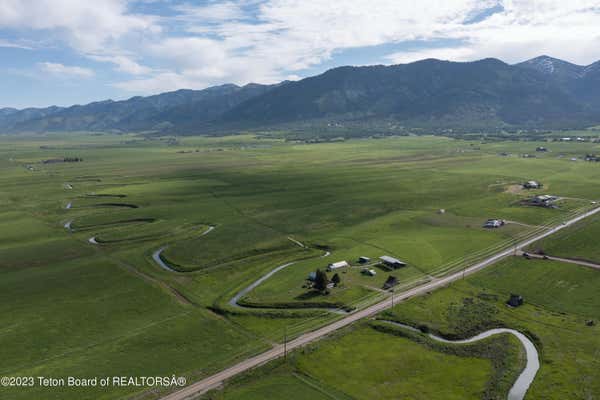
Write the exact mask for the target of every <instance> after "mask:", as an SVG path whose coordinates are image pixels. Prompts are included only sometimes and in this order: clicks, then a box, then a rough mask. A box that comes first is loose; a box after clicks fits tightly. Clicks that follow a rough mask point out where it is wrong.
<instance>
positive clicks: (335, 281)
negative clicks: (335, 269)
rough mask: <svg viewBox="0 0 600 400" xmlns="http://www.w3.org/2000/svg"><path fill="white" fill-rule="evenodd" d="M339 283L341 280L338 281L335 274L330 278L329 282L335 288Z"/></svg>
mask: <svg viewBox="0 0 600 400" xmlns="http://www.w3.org/2000/svg"><path fill="white" fill-rule="evenodd" d="M341 281H342V280H341V279H340V276H339V275H338V274H337V273H336V274H334V275H333V276H332V277H331V282H333V284H334V285H335V286H337V285H339V284H340V282H341Z"/></svg>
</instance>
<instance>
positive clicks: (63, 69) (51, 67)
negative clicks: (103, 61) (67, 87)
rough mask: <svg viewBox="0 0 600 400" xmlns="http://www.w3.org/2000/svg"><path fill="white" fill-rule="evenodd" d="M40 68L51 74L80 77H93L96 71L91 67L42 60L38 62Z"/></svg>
mask: <svg viewBox="0 0 600 400" xmlns="http://www.w3.org/2000/svg"><path fill="white" fill-rule="evenodd" d="M38 65H39V67H40V69H41V70H42V71H44V72H47V73H49V74H53V75H56V76H59V77H63V78H64V77H78V78H91V77H92V76H94V71H92V70H91V69H89V68H83V67H77V66H67V65H63V64H60V63H52V62H42V63H39V64H38Z"/></svg>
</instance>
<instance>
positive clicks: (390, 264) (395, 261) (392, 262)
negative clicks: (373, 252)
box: [379, 256, 406, 268]
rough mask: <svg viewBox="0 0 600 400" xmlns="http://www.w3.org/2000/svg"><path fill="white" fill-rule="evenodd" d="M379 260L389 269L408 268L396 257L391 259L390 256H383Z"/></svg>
mask: <svg viewBox="0 0 600 400" xmlns="http://www.w3.org/2000/svg"><path fill="white" fill-rule="evenodd" d="M379 259H380V260H381V261H382V262H383V263H384V264H385V265H387V266H388V267H392V268H398V267H404V266H406V263H405V262H404V261H400V260H398V259H397V258H394V257H390V256H381V257H379Z"/></svg>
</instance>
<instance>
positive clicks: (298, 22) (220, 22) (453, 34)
mask: <svg viewBox="0 0 600 400" xmlns="http://www.w3.org/2000/svg"><path fill="white" fill-rule="evenodd" d="M160 4H161V8H162V7H164V6H165V3H164V2H163V3H160ZM144 8H145V9H148V7H144ZM491 8H493V10H494V12H493V13H489V10H490V9H491ZM130 9H131V7H130V5H129V4H128V2H127V1H126V0H102V1H93V2H84V1H81V0H0V29H2V28H6V29H8V28H13V29H19V30H22V29H31V30H38V31H44V32H46V31H48V32H51V33H52V34H54V35H58V37H59V38H62V40H64V41H66V43H68V44H69V45H70V46H71V47H72V48H74V49H75V50H77V51H79V52H80V53H81V54H83V55H85V56H87V57H91V58H93V59H94V60H96V61H101V62H106V63H109V64H112V65H114V68H115V69H116V70H118V71H120V72H123V73H127V74H131V75H134V76H135V79H132V80H124V81H122V82H117V83H116V84H115V86H117V87H119V88H121V89H124V90H130V91H133V92H138V93H152V92H155V91H159V90H172V89H178V88H182V87H189V88H202V87H205V86H209V85H214V84H220V83H225V82H233V83H238V84H244V83H247V82H251V81H255V82H264V83H271V82H276V81H279V80H282V79H285V78H286V77H288V76H298V75H302V74H303V72H304V71H303V70H305V69H307V68H311V67H314V66H318V65H319V64H321V63H323V62H324V61H327V60H329V59H331V58H332V57H334V56H335V53H336V52H339V51H341V50H346V49H352V48H360V47H369V46H377V45H382V44H395V45H396V46H398V48H399V49H403V48H404V50H396V51H390V53H391V54H389V55H387V57H383V58H382V59H383V60H387V61H389V62H391V63H398V62H410V61H414V60H417V59H421V58H429V57H435V58H441V59H450V60H460V61H466V60H474V59H481V58H486V57H498V58H501V59H503V60H505V61H508V62H518V61H522V60H524V59H527V58H531V57H534V56H537V55H540V54H544V53H545V54H549V55H551V56H555V57H560V58H564V59H567V60H569V61H574V62H578V63H581V64H586V63H590V62H593V61H595V60H596V59H598V58H600V31H599V30H598V26H600V1H599V0H571V1H569V2H565V1H563V0H535V1H531V0H452V1H448V0H421V1H419V2H415V1H409V0H378V1H376V2H373V1H372V0H345V1H343V2H342V1H322V0H235V1H234V0H227V1H210V2H208V3H206V4H204V5H202V6H198V5H196V4H194V2H192V1H190V2H189V3H187V4H183V5H178V6H174V7H173V8H172V10H171V11H172V12H171V13H165V15H162V16H155V15H141V14H134V13H132V12H131V11H130ZM157 9H160V8H157ZM173 13H174V14H175V15H173ZM167 14H168V15H167ZM406 43H410V44H411V46H413V47H407V44H406ZM418 43H423V44H424V45H423V46H420V47H419V46H417V44H418ZM436 46H437V47H436ZM356 63H357V64H363V63H364V61H363V60H359V61H357V62H356Z"/></svg>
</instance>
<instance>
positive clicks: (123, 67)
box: [88, 54, 152, 75]
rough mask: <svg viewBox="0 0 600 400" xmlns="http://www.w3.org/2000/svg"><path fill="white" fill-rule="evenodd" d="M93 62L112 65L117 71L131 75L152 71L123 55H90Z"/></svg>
mask: <svg viewBox="0 0 600 400" xmlns="http://www.w3.org/2000/svg"><path fill="white" fill-rule="evenodd" d="M88 57H90V58H91V59H93V60H96V61H100V62H107V63H111V64H114V65H115V66H116V68H117V70H118V71H121V72H126V73H128V74H131V75H144V74H148V73H150V72H152V69H151V68H149V67H147V66H145V65H141V64H140V63H138V62H137V61H135V60H133V59H132V58H131V57H128V56H124V55H94V54H90V55H89V56H88Z"/></svg>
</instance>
